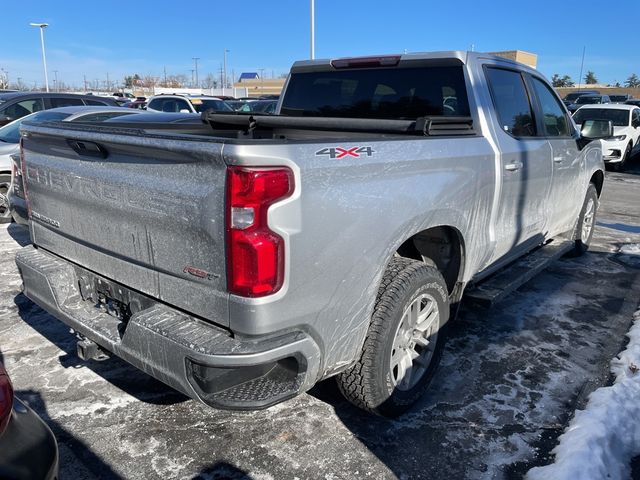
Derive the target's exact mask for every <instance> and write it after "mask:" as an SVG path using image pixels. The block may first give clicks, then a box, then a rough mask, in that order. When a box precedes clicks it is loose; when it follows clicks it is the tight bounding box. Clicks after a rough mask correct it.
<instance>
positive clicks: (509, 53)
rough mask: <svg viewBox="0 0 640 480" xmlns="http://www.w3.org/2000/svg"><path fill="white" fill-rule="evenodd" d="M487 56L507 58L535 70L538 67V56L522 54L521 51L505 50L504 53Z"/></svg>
mask: <svg viewBox="0 0 640 480" xmlns="http://www.w3.org/2000/svg"><path fill="white" fill-rule="evenodd" d="M488 53H489V55H496V56H498V57H504V58H508V59H509V60H515V61H516V62H520V63H524V64H525V65H526V66H527V67H531V68H536V66H537V65H538V55H536V54H535V53H529V52H524V51H522V50H506V51H504V52H488Z"/></svg>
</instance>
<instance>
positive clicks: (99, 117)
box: [0, 106, 137, 223]
mask: <svg viewBox="0 0 640 480" xmlns="http://www.w3.org/2000/svg"><path fill="white" fill-rule="evenodd" d="M132 113H137V112H136V111H135V110H128V109H125V108H122V107H102V106H101V107H98V106H95V107H93V106H92V107H87V106H76V107H60V108H52V109H50V110H42V111H40V112H36V113H32V114H31V115H27V116H25V117H22V118H19V119H18V120H14V121H13V122H11V123H8V124H7V125H5V126H3V127H0V223H7V222H10V221H11V217H12V214H11V208H10V205H9V196H10V189H11V176H12V175H11V172H12V171H14V172H15V168H14V166H13V165H12V164H13V163H15V162H13V161H12V160H11V156H12V155H14V154H17V153H18V151H19V149H20V143H19V142H20V126H21V125H22V122H24V121H27V120H28V121H38V122H47V121H55V120H63V121H66V122H76V121H77V122H102V121H104V120H107V119H109V118H114V117H119V116H122V115H131V114H132ZM16 202H17V203H16V204H17V205H20V204H21V203H22V202H21V201H20V199H16ZM18 210H19V212H18V213H16V212H14V214H13V217H14V218H16V220H17V221H18V222H19V223H26V216H25V215H24V214H23V212H24V211H23V210H22V209H21V208H20V206H18Z"/></svg>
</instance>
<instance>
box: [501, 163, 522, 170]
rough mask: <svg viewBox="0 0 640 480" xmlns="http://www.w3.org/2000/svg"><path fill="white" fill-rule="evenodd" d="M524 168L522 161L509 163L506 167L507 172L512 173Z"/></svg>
mask: <svg viewBox="0 0 640 480" xmlns="http://www.w3.org/2000/svg"><path fill="white" fill-rule="evenodd" d="M521 168H522V162H521V161H520V160H517V161H515V162H513V163H507V164H506V165H505V166H504V169H505V170H509V171H510V172H515V171H516V170H520V169H521Z"/></svg>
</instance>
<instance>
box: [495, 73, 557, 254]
mask: <svg viewBox="0 0 640 480" xmlns="http://www.w3.org/2000/svg"><path fill="white" fill-rule="evenodd" d="M485 75H486V78H487V81H488V84H489V90H490V93H491V98H492V101H493V104H494V110H493V111H492V112H489V113H490V114H491V115H492V116H493V117H494V123H495V126H496V127H497V128H496V140H497V142H498V148H499V150H500V152H501V158H502V162H501V167H502V170H501V172H500V176H501V180H502V186H501V188H500V193H499V195H500V201H499V205H498V212H497V216H496V225H495V232H496V249H495V252H494V255H493V257H492V259H493V260H494V261H499V260H505V261H506V260H509V259H512V258H514V257H516V256H518V255H520V254H522V253H523V252H524V251H525V250H527V249H529V248H531V247H532V246H534V245H535V244H536V243H540V242H541V241H542V239H543V238H544V232H545V223H546V216H547V208H548V195H549V190H550V186H551V148H550V146H549V142H547V141H546V139H545V138H543V137H540V136H538V126H537V123H536V118H535V115H534V109H533V103H532V101H531V98H530V95H529V92H528V90H527V88H526V82H525V78H524V75H523V74H522V72H520V71H518V70H515V69H513V70H512V69H509V68H504V67H502V66H489V65H487V66H485Z"/></svg>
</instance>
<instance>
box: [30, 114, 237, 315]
mask: <svg viewBox="0 0 640 480" xmlns="http://www.w3.org/2000/svg"><path fill="white" fill-rule="evenodd" d="M23 128H24V130H25V132H26V134H25V138H24V140H23V142H24V161H25V166H24V167H23V168H25V169H26V171H25V177H26V184H27V195H28V199H29V205H30V210H31V220H32V222H31V232H32V240H33V243H34V244H35V245H36V246H38V247H41V248H44V249H46V250H48V251H50V252H53V253H55V254H57V255H59V256H60V257H63V258H65V259H68V260H70V261H72V262H74V263H76V264H78V265H80V266H82V267H85V268H86V269H88V270H92V271H94V272H96V273H98V274H100V275H103V276H105V277H108V278H110V279H112V280H115V281H116V282H119V283H122V284H124V285H126V286H130V287H131V288H133V289H135V290H138V291H140V292H142V293H144V294H147V295H149V296H152V297H154V298H156V299H158V300H161V301H163V302H166V303H168V304H171V305H174V306H176V307H178V308H181V309H184V310H187V311H189V312H191V313H193V314H195V315H199V316H202V317H204V318H207V319H209V320H212V321H214V322H216V323H219V324H222V325H228V313H227V310H228V306H227V300H228V295H227V293H226V277H225V255H224V240H225V225H224V219H225V216H224V198H225V175H226V166H225V164H224V162H223V160H222V143H219V142H216V141H215V140H209V139H206V138H203V139H194V138H191V139H189V138H185V137H175V138H167V137H166V135H164V138H160V137H159V136H158V137H155V136H154V135H151V134H145V133H144V132H142V131H138V132H135V133H134V132H127V134H125V133H122V132H121V133H118V132H116V131H110V130H106V129H104V128H97V129H93V130H91V129H87V128H85V129H82V128H79V127H76V128H68V127H62V126H60V127H58V126H52V125H39V126H36V125H26V124H25V126H24V127H23ZM132 133H134V134H132Z"/></svg>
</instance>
